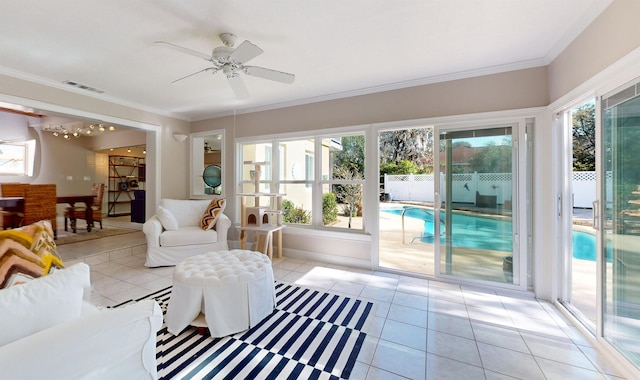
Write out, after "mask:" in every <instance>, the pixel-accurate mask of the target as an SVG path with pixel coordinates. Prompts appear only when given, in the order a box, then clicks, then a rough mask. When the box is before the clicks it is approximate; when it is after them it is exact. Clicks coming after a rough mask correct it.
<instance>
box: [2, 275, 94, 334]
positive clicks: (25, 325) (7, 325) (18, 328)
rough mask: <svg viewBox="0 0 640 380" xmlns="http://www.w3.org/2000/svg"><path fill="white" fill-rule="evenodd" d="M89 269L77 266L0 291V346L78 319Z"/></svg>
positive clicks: (88, 282) (88, 281)
mask: <svg viewBox="0 0 640 380" xmlns="http://www.w3.org/2000/svg"><path fill="white" fill-rule="evenodd" d="M89 286H91V282H90V275H89V266H88V265H87V264H85V263H78V264H75V265H73V266H71V267H69V268H65V269H58V270H56V271H55V272H53V273H51V274H49V275H48V276H44V277H39V278H36V279H34V280H32V281H28V282H26V283H24V284H19V285H14V286H11V287H9V288H6V289H2V290H0V321H2V326H3V328H1V329H0V346H3V345H5V344H8V343H11V342H13V341H16V340H18V339H20V338H23V337H26V336H29V335H32V334H34V333H36V332H38V331H41V330H44V329H47V328H49V327H52V326H55V325H57V324H59V323H62V322H66V321H70V320H72V319H76V318H78V317H80V314H81V310H82V299H83V295H84V290H85V287H89Z"/></svg>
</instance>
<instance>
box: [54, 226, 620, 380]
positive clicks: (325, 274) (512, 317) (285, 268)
mask: <svg viewBox="0 0 640 380" xmlns="http://www.w3.org/2000/svg"><path fill="white" fill-rule="evenodd" d="M136 234H138V233H136ZM115 238H117V237H115ZM107 239H108V240H113V241H114V242H116V241H117V240H118V239H114V238H107ZM141 239H142V240H141V242H139V244H137V245H136V244H134V245H133V246H132V247H116V248H115V249H114V250H111V251H106V252H103V251H101V250H102V247H103V246H102V244H104V242H97V241H96V242H95V243H93V244H95V247H96V249H95V250H92V248H91V244H92V243H89V242H84V243H83V244H84V245H83V248H82V250H83V251H85V252H86V253H87V255H86V256H77V255H76V256H75V257H74V258H69V259H67V264H73V263H74V262H78V261H84V262H87V263H88V264H89V265H90V267H91V282H92V294H91V301H92V302H94V303H95V304H97V305H101V306H111V305H115V304H118V303H120V302H123V301H126V300H130V299H136V298H140V297H143V296H145V295H147V294H149V293H151V292H152V291H155V290H159V289H162V288H165V287H167V286H169V285H171V276H172V272H173V268H170V267H163V268H146V267H145V266H144V260H145V253H144V237H141ZM59 249H60V251H61V253H62V255H63V257H64V255H65V252H66V253H67V254H68V253H69V252H76V251H77V249H74V248H73V247H71V245H64V246H60V247H59ZM96 251H100V252H102V253H96V254H90V252H96ZM74 255H75V253H74ZM273 268H274V273H275V276H276V279H277V280H278V281H282V282H290V283H295V284H298V285H300V286H306V287H312V288H318V289H322V290H326V291H330V292H334V293H340V294H346V295H349V296H354V297H359V298H360V299H363V300H371V301H373V302H374V303H375V304H376V308H375V315H374V316H373V317H372V318H371V319H370V323H369V324H368V325H367V326H366V329H365V331H366V332H367V334H368V335H367V339H366V340H365V344H364V346H363V348H362V350H361V352H360V355H359V356H358V361H357V364H356V366H355V368H354V372H353V373H352V376H351V377H352V379H368V380H373V379H562V380H566V379H581V380H583V379H622V376H621V374H620V373H619V372H617V371H616V369H615V368H614V367H613V366H611V365H610V364H609V363H607V362H606V360H605V358H604V357H603V356H602V355H601V354H599V353H598V352H597V350H595V349H594V348H593V347H592V346H590V344H589V343H588V341H587V340H586V339H584V338H583V337H582V336H581V335H580V333H579V332H578V331H577V330H576V329H575V328H574V327H573V326H572V325H570V324H569V323H568V322H567V321H566V320H565V319H564V318H563V317H562V316H561V314H559V313H558V312H557V311H556V310H555V308H554V307H553V306H552V305H550V304H548V303H545V302H540V301H537V300H535V299H533V298H527V296H526V295H520V294H518V295H514V294H509V293H504V294H502V293H500V292H496V291H487V290H483V289H475V288H471V287H467V286H460V285H455V284H450V283H443V282H438V281H432V280H425V279H419V278H414V277H409V276H402V275H396V274H389V273H383V272H372V271H368V270H362V269H354V268H348V267H342V266H337V265H329V264H324V263H320V262H311V261H302V260H296V259H291V258H283V259H276V260H274V262H273Z"/></svg>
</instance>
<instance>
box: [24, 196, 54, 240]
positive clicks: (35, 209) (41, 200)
mask: <svg viewBox="0 0 640 380" xmlns="http://www.w3.org/2000/svg"><path fill="white" fill-rule="evenodd" d="M56 205H57V195H56V185H55V184H40V185H28V186H26V187H25V189H24V216H23V218H22V223H21V225H23V226H26V225H28V224H31V223H35V222H39V221H41V220H49V221H50V222H51V228H52V229H53V234H54V237H57V236H58V234H57V228H56V214H57V210H56Z"/></svg>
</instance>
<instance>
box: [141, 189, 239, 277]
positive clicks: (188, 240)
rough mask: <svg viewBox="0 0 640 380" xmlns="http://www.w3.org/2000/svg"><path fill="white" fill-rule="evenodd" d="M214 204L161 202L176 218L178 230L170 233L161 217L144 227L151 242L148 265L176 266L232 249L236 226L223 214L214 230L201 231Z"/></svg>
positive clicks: (148, 251)
mask: <svg viewBox="0 0 640 380" xmlns="http://www.w3.org/2000/svg"><path fill="white" fill-rule="evenodd" d="M210 204H211V199H161V200H160V206H162V207H163V208H165V209H167V210H168V211H170V212H171V214H173V215H174V217H175V219H176V221H177V222H178V228H177V229H176V230H168V229H167V228H166V227H165V226H163V222H161V220H160V217H159V216H158V215H157V214H156V215H154V216H152V217H151V218H149V219H148V220H147V221H146V222H145V223H144V224H143V226H142V230H143V231H144V234H145V237H146V240H147V260H146V262H145V265H146V266H148V267H157V266H165V265H176V264H177V263H179V262H181V261H183V260H184V259H186V258H187V257H191V256H194V255H199V254H202V253H206V252H212V251H221V250H227V249H229V245H228V243H227V235H228V232H229V229H230V228H231V224H232V223H231V220H230V219H229V217H227V216H226V215H225V214H224V213H223V212H222V211H220V212H217V214H216V221H214V223H213V224H214V228H212V229H205V230H203V229H202V228H201V227H200V223H201V221H202V216H203V214H204V212H205V210H206V209H207V208H208V207H209V205H210ZM218 206H220V204H219V203H218ZM209 215H211V214H209Z"/></svg>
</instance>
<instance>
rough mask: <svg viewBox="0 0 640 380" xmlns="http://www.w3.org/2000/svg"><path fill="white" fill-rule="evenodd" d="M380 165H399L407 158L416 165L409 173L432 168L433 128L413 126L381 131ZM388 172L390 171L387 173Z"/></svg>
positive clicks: (422, 171)
mask: <svg viewBox="0 0 640 380" xmlns="http://www.w3.org/2000/svg"><path fill="white" fill-rule="evenodd" d="M379 144H380V165H381V166H383V165H385V164H396V165H401V162H402V161H403V160H407V161H409V162H412V163H414V164H415V165H416V169H415V171H413V172H411V173H431V172H432V170H433V128H413V129H402V130H395V131H386V132H381V133H380V135H379ZM387 174H390V173H387Z"/></svg>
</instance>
